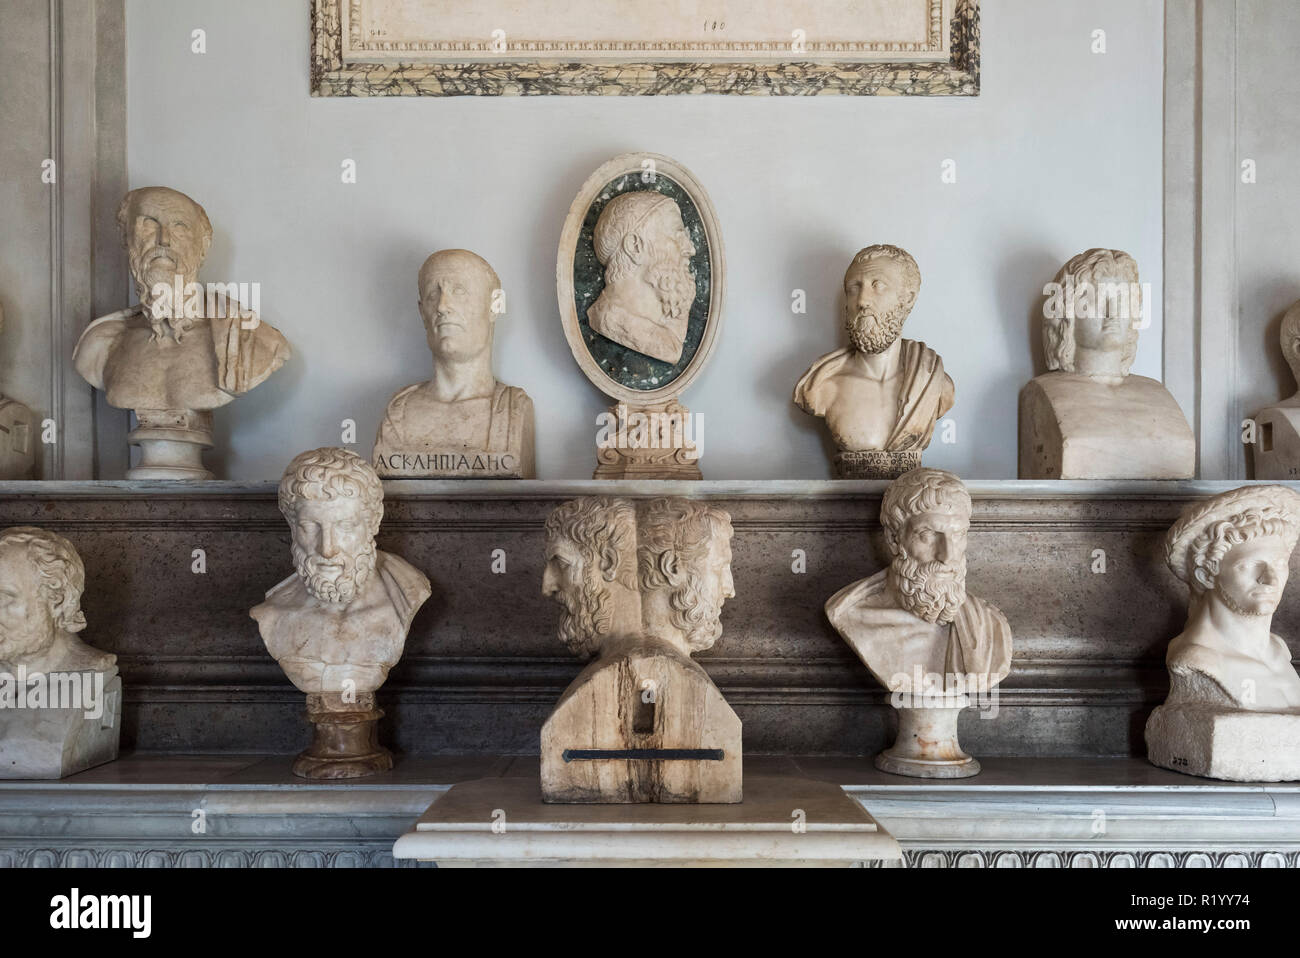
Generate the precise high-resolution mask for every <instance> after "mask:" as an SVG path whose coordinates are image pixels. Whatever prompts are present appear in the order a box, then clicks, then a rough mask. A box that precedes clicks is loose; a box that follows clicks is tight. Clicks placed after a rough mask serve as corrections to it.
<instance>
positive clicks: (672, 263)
mask: <svg viewBox="0 0 1300 958" xmlns="http://www.w3.org/2000/svg"><path fill="white" fill-rule="evenodd" d="M645 277H646V282H647V283H649V284H650V285H651V286H653V287H654V289H655V292H656V293H658V294H659V306H660V308H661V309H662V310H663V318H664V322H665V323H668V324H672V323H676V322H678V321H680V320H681V318H682V311H683V310H686V311H687V312H689V311H690V307H691V303H693V302H695V275H694V274H693V273H692V272H691V268H690V261H689V260H685V259H683V257H682V256H681V254H679V253H677V252H675V251H674V252H673V253H672V254H671V255H669V256H662V257H659V258H657V259H655V261H654V262H652V263H651V264H650V265H649V266H648V267H647V268H646V274H645Z"/></svg>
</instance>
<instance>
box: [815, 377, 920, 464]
mask: <svg viewBox="0 0 1300 958" xmlns="http://www.w3.org/2000/svg"><path fill="white" fill-rule="evenodd" d="M902 381H903V377H902V375H901V374H897V373H896V374H895V375H893V376H891V377H889V378H888V379H883V380H882V379H871V378H869V377H866V376H862V375H860V374H857V373H853V372H844V373H840V374H839V375H837V376H835V377H834V378H832V379H831V380H830V382H829V383H828V384H827V386H828V388H829V390H830V402H829V403H827V406H826V425H827V426H828V427H829V428H830V430H831V435H832V436H833V437H834V439H835V444H836V445H837V446H839V447H840V448H841V449H854V450H857V449H884V448H885V444H886V443H887V442H888V441H889V437H890V434H891V433H892V432H893V431H894V426H895V424H896V423H897V422H898V401H899V394H900V392H901V390H902Z"/></svg>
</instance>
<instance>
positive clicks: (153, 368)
mask: <svg viewBox="0 0 1300 958" xmlns="http://www.w3.org/2000/svg"><path fill="white" fill-rule="evenodd" d="M117 223H118V226H119V228H120V229H121V231H122V242H123V244H124V245H125V246H126V250H127V255H128V258H129V260H130V266H131V278H132V280H133V281H134V283H135V292H136V296H137V297H138V298H139V300H140V302H139V305H137V306H134V307H131V308H130V309H125V310H121V311H119V312H116V313H112V314H111V315H108V316H104V317H102V318H100V319H97V320H95V321H94V322H93V323H91V324H90V325H89V326H87V327H86V331H85V332H84V333H82V334H81V339H80V341H79V342H78V343H77V348H76V351H75V352H74V353H73V362H74V363H75V365H76V368H77V372H79V373H80V374H81V376H82V378H84V379H85V380H86V381H87V382H88V383H90V384H91V385H92V386H94V387H95V388H96V389H99V390H102V391H103V393H104V396H105V398H106V399H107V401H108V404H109V405H110V406H115V407H117V408H118V409H130V410H133V411H134V412H135V417H136V429H135V430H134V431H133V432H132V433H131V434H130V436H128V439H129V440H130V442H132V443H133V444H135V445H138V446H139V447H140V462H139V464H138V465H136V466H135V467H134V468H133V469H131V470H130V471H129V472H127V474H126V477H127V478H128V479H211V478H212V473H210V472H208V470H207V469H205V468H204V466H203V450H204V449H208V448H211V446H212V411H213V410H214V409H219V408H220V407H222V406H225V405H226V404H227V403H230V402H233V401H234V400H235V399H236V398H237V397H239V396H242V395H244V393H246V392H248V391H250V390H252V389H253V388H255V387H257V386H259V385H261V384H262V383H263V382H265V381H266V380H267V379H268V378H270V376H271V374H272V373H274V372H275V371H276V370H278V369H279V368H280V367H281V366H283V365H284V364H285V362H287V361H288V359H289V357H290V349H289V344H288V342H286V341H285V338H284V336H282V335H281V334H280V332H279V330H277V329H275V328H274V327H273V326H271V325H269V324H267V323H265V322H263V321H262V320H261V318H260V317H259V316H258V315H257V314H256V312H255V311H254V310H252V309H250V308H249V304H246V303H240V302H238V301H236V299H235V298H234V297H233V295H231V289H230V288H231V286H232V285H233V284H215V285H210V286H209V287H207V288H206V289H205V288H203V287H200V286H199V284H198V276H199V267H200V266H201V265H202V264H203V259H204V257H205V256H207V253H208V247H209V245H211V243H212V225H211V223H209V221H208V215H207V213H206V212H204V210H203V207H201V206H199V204H198V203H196V202H194V201H193V200H192V199H190V198H189V197H188V196H186V195H185V194H184V193H179V192H177V191H176V190H172V189H168V188H166V187H162V186H150V187H145V188H143V189H138V190H132V191H131V192H130V193H128V194H126V198H125V199H123V200H122V205H121V207H119V209H118V211H117ZM236 288H238V287H236Z"/></svg>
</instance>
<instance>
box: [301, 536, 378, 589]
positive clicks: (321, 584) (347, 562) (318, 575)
mask: <svg viewBox="0 0 1300 958" xmlns="http://www.w3.org/2000/svg"><path fill="white" fill-rule="evenodd" d="M331 561H336V562H340V563H342V565H343V569H342V570H341V571H340V572H338V573H337V574H335V573H330V572H321V571H320V566H321V564H322V563H324V562H325V560H324V559H322V558H321V557H320V556H318V555H313V554H312V553H310V552H307V551H306V550H305V549H302V548H300V547H299V546H298V544H297V543H294V545H293V567H294V568H295V569H296V570H297V572H298V576H299V578H301V579H302V581H303V585H305V586H306V587H307V591H308V592H309V593H311V594H312V595H313V596H315V597H316V598H317V599H320V600H321V601H322V602H330V603H333V604H335V605H340V604H341V605H347V604H348V603H349V602H351V601H352V600H353V599H355V598H356V597H357V596H358V595H359V594H360V593H361V589H362V588H363V587H364V586H365V584H366V582H367V581H369V579H370V574H371V573H372V572H374V571H375V564H376V562H377V551H376V549H375V543H374V541H373V540H372V541H371V543H370V545H369V546H368V547H367V548H366V550H365V551H364V552H361V553H358V554H357V555H346V554H343V553H340V554H339V555H338V556H336V557H335V558H334V559H333V560H331Z"/></svg>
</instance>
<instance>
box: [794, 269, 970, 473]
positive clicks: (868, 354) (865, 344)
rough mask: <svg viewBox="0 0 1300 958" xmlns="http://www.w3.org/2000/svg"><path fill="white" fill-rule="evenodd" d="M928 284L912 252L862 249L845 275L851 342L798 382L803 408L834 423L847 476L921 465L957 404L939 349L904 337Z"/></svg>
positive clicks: (839, 468)
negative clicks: (923, 282)
mask: <svg viewBox="0 0 1300 958" xmlns="http://www.w3.org/2000/svg"><path fill="white" fill-rule="evenodd" d="M920 289H921V271H920V270H919V269H918V268H917V265H916V261H915V260H914V259H913V258H912V257H911V255H910V254H909V253H908V252H907V251H906V250H903V249H900V248H899V247H897V246H888V245H878V246H868V247H867V248H866V249H863V250H861V251H860V252H859V253H858V254H857V255H856V256H854V257H853V262H852V263H850V264H849V268H848V271H847V272H846V273H845V274H844V328H845V331H846V332H847V333H848V337H849V345H848V346H847V347H844V348H842V349H837V350H835V351H834V352H832V353H828V354H826V355H825V356H823V357H822V358H821V359H819V360H817V362H815V363H813V365H812V366H811V367H810V368H809V369H808V371H807V372H805V373H804V375H803V377H802V378H800V380H799V382H798V384H796V386H795V389H794V402H795V405H797V406H798V407H799V408H800V409H802V410H803V411H804V412H806V413H809V414H810V415H813V416H818V417H820V418H823V419H825V420H826V425H827V426H828V427H829V429H830V431H831V438H832V439H833V440H834V442H835V445H836V447H837V449H838V450H839V451H838V453H837V455H836V458H835V467H836V475H837V476H838V477H839V478H841V479H892V478H894V477H895V476H898V475H901V474H902V473H903V472H906V471H907V470H908V469H912V468H915V467H916V466H919V465H920V464H921V453H922V451H923V450H924V449H925V448H926V447H927V446H929V445H930V439H931V438H932V437H933V435H934V427H935V423H936V422H938V421H939V419H940V418H942V417H943V416H944V415H945V414H947V412H948V410H950V409H951V408H952V406H953V401H954V387H953V381H952V378H951V377H950V376H948V374H947V373H946V372H944V369H943V360H942V359H941V358H940V357H939V354H938V353H936V352H935V351H934V350H932V349H930V348H929V347H928V346H926V345H925V343H922V342H919V341H917V340H912V339H903V338H902V333H903V324H904V323H905V322H906V321H907V317H908V316H909V315H910V314H911V312H912V307H913V306H914V305H915V304H916V297H917V294H918V293H919V292H920Z"/></svg>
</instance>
